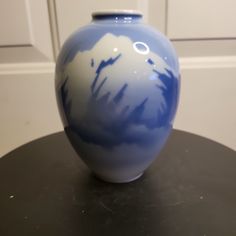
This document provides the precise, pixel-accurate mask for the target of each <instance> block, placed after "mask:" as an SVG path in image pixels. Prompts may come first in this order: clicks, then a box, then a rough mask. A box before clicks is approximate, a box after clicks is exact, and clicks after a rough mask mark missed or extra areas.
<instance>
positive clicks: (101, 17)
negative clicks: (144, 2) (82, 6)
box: [92, 10, 143, 24]
mask: <svg viewBox="0 0 236 236" xmlns="http://www.w3.org/2000/svg"><path fill="white" fill-rule="evenodd" d="M142 17H143V16H142V13H141V12H138V11H133V10H112V11H100V12H94V13H92V18H93V21H95V22H96V23H108V22H110V23H123V24H126V23H127V24H129V23H139V22H141V21H142Z"/></svg>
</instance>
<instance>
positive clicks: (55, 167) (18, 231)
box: [0, 131, 236, 236]
mask: <svg viewBox="0 0 236 236" xmlns="http://www.w3.org/2000/svg"><path fill="white" fill-rule="evenodd" d="M0 235H1V236H8V235H17V236H19V235H20V236H21V235H27V236H28V235H29V236H32V235H34V236H37V235H44V236H47V235H48V236H54V235H57V236H60V235H66V236H70V235H76V236H87V235H89V236H93V235H99V236H100V235H101V236H105V235H109V236H110V235H111V236H112V235H119V236H126V235H131V236H139V235H142V236H147V235H150V236H152V235H154V236H157V235H163V236H168V235H171V236H172V235H173V236H177V235H181V236H185V235H186V236H190V235H201V236H204V235H205V236H210V235H212V236H217V235H220V236H231V235H236V152H235V151H233V150H231V149H229V148H227V147H225V146H223V145H220V144H219V143H216V142H214V141H211V140H209V139H206V138H203V137H200V136H197V135H193V134H190V133H186V132H182V131H174V132H173V133H172V135H171V137H170V138H169V140H168V143H167V145H166V146H165V148H164V150H163V151H162V152H161V154H160V156H159V158H158V159H157V160H156V161H155V162H154V163H153V165H152V166H151V167H150V168H149V169H148V171H146V173H145V174H144V176H142V177H141V178H140V179H139V180H137V181H134V182H132V183H129V184H109V183H105V182H103V181H100V180H99V179H97V178H96V177H94V176H93V175H92V174H91V173H90V171H89V170H88V169H87V167H86V166H85V165H84V164H83V163H82V162H81V161H80V159H79V158H78V157H77V155H76V154H75V152H74V151H73V149H72V148H71V146H70V144H69V142H68V141H67V139H66V136H65V134H64V133H63V132H61V133H56V134H52V135H49V136H47V137H44V138H41V139H38V140H35V141H33V142H31V143H29V144H26V145H24V146H22V147H20V148H18V149H16V150H14V151H13V152H11V153H9V154H8V155H6V156H4V157H3V158H2V159H0Z"/></svg>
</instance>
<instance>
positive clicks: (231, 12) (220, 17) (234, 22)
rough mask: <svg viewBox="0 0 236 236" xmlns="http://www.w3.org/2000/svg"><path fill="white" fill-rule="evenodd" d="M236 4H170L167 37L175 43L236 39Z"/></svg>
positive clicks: (231, 0) (228, 0)
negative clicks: (182, 40)
mask: <svg viewBox="0 0 236 236" xmlns="http://www.w3.org/2000/svg"><path fill="white" fill-rule="evenodd" d="M235 10H236V1H235V0H224V1H215V0H205V1H197V0H178V1H176V0H169V1H168V21H167V22H168V23H167V34H168V36H169V37H170V38H172V39H205V38H232V37H236V14H235Z"/></svg>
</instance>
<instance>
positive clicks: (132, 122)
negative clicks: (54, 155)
mask: <svg viewBox="0 0 236 236" xmlns="http://www.w3.org/2000/svg"><path fill="white" fill-rule="evenodd" d="M120 56H121V54H120V55H118V56H117V57H115V58H109V59H107V60H102V61H101V62H100V64H99V66H98V68H97V70H96V76H95V78H94V79H93V80H92V83H91V88H92V89H91V94H90V97H89V101H88V105H87V111H86V113H85V115H84V116H83V118H82V120H77V118H76V117H72V115H71V100H72V97H71V95H70V94H69V91H68V89H67V86H68V81H69V78H66V80H65V82H64V83H63V84H62V86H61V90H60V91H61V99H62V105H63V109H64V113H65V116H66V118H67V120H68V121H69V122H68V123H69V126H70V128H71V129H73V131H74V132H76V134H77V135H78V136H79V137H80V138H81V139H82V140H83V141H84V142H87V143H93V144H96V145H100V146H102V147H104V148H108V149H111V148H113V147H115V146H117V145H120V144H123V143H126V144H136V145H139V146H145V147H149V146H150V145H155V143H156V140H155V139H153V136H152V135H150V132H152V131H153V129H159V128H166V129H167V130H169V128H168V127H171V122H172V118H173V116H174V114H175V111H176V107H177V102H178V89H179V81H178V79H177V78H175V76H174V74H173V73H172V71H170V70H168V69H165V73H161V72H159V71H158V70H155V69H152V71H153V73H154V74H155V76H156V77H157V78H158V79H160V80H161V82H162V83H163V86H160V85H158V84H154V86H155V87H156V89H157V92H158V93H162V95H163V96H164V99H165V101H166V105H167V109H164V110H163V111H161V110H160V107H157V108H156V110H154V111H153V116H152V117H145V115H144V111H145V109H146V106H148V100H149V98H148V96H147V97H144V98H143V100H141V101H139V102H137V104H136V105H135V106H134V107H133V109H131V108H130V107H132V106H131V105H132V104H126V105H124V103H126V100H125V95H126V94H127V93H128V92H129V85H128V83H124V84H123V85H122V86H121V87H120V88H118V90H117V92H116V93H115V94H114V95H112V94H111V92H109V91H107V92H105V89H104V86H105V84H106V83H107V81H108V80H109V79H112V78H109V77H105V78H103V79H102V80H101V81H100V83H99V79H100V78H99V75H100V73H101V71H102V70H103V69H104V68H105V67H106V66H112V65H114V63H115V62H116V61H117V60H118V59H119V58H120ZM149 64H150V63H149ZM98 83H99V84H98ZM97 84H98V85H97ZM96 85H97V86H96ZM95 87H96V88H95ZM140 127H141V129H140Z"/></svg>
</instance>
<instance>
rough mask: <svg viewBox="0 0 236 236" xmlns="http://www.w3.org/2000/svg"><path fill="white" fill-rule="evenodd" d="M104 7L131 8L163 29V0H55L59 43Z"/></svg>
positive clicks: (147, 20) (104, 8)
mask: <svg viewBox="0 0 236 236" xmlns="http://www.w3.org/2000/svg"><path fill="white" fill-rule="evenodd" d="M106 9H133V10H140V11H142V12H143V14H144V20H145V21H146V22H148V23H150V24H151V25H153V26H155V27H157V28H158V29H159V30H160V31H162V32H164V30H165V0H149V1H148V0H129V1H124V0H122V1H117V0H110V1H107V0H100V1H96V0H86V2H85V1H82V0H67V1H65V0H56V11H57V21H58V27H59V28H58V30H59V41H60V45H62V44H63V42H64V41H65V39H66V38H67V37H68V36H69V35H70V34H71V33H72V32H73V31H75V30H76V29H78V28H79V27H81V26H83V25H85V24H87V23H88V22H90V21H91V13H92V12H93V11H98V10H106Z"/></svg>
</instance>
